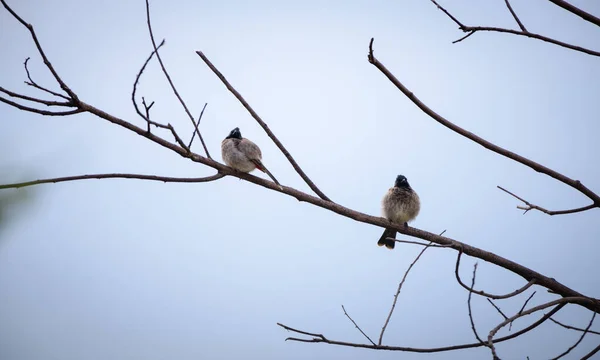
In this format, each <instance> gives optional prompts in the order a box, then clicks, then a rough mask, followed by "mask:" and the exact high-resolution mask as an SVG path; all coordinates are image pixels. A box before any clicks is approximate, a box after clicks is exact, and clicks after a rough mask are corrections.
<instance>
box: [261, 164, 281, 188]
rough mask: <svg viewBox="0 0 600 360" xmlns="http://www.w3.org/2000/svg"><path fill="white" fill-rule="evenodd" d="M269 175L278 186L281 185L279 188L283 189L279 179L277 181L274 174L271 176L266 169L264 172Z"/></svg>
mask: <svg viewBox="0 0 600 360" xmlns="http://www.w3.org/2000/svg"><path fill="white" fill-rule="evenodd" d="M263 171H264V172H265V173H266V174H267V175H269V177H270V178H271V179H272V180H273V182H274V183H275V184H277V185H279V187H281V184H280V183H279V181H277V179H275V176H273V174H271V172H270V171H269V170H267V168H264V170H263Z"/></svg>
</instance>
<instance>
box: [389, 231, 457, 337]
mask: <svg viewBox="0 0 600 360" xmlns="http://www.w3.org/2000/svg"><path fill="white" fill-rule="evenodd" d="M445 231H446V230H444V232H445ZM442 234H443V232H442ZM429 246H431V243H429V244H428V245H425V247H424V248H423V250H421V252H419V254H418V255H417V257H415V260H413V262H412V263H411V264H410V265H409V266H408V269H406V272H404V276H403V277H402V280H401V281H400V284H398V290H396V294H395V295H394V301H393V302H392V307H391V308H390V313H389V314H388V316H387V318H386V319H385V323H384V324H383V327H382V328H381V333H380V334H379V341H378V345H381V342H382V341H383V334H384V333H385V329H386V328H387V326H388V324H389V323H390V319H391V318H392V314H393V313H394V309H395V308H396V303H397V302H398V296H399V295H400V292H401V291H402V286H403V285H404V282H405V281H406V278H407V277H408V273H409V272H410V270H411V269H412V268H413V266H415V264H416V263H417V261H419V259H420V258H421V255H423V253H424V252H425V250H427V249H428V248H429Z"/></svg>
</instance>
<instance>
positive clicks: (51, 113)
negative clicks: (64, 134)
mask: <svg viewBox="0 0 600 360" xmlns="http://www.w3.org/2000/svg"><path fill="white" fill-rule="evenodd" d="M0 102H3V103H5V104H8V105H10V106H13V107H15V108H17V109H19V110H23V111H28V112H32V113H36V114H40V115H46V116H67V115H74V114H79V113H81V112H83V111H84V110H82V109H80V108H76V109H73V110H69V111H48V110H41V109H36V108H32V107H29V106H25V105H21V104H19V103H16V102H14V101H11V100H8V99H6V98H3V97H1V96H0Z"/></svg>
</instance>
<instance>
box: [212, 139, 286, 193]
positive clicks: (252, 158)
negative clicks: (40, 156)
mask: <svg viewBox="0 0 600 360" xmlns="http://www.w3.org/2000/svg"><path fill="white" fill-rule="evenodd" d="M221 156H222V157H223V161H225V164H227V165H228V166H231V167H232V168H234V169H236V170H238V171H241V172H245V173H248V172H250V171H252V170H254V169H258V170H260V171H262V172H264V173H266V174H267V175H269V177H270V178H271V179H273V181H274V182H275V183H276V184H277V185H279V186H280V187H281V185H280V184H279V182H278V181H277V179H275V177H274V176H273V174H271V172H270V171H269V170H267V168H266V167H265V165H264V164H263V163H262V153H261V151H260V148H259V147H258V145H256V144H255V143H253V142H252V141H250V140H248V139H245V138H243V137H242V133H241V132H240V129H239V128H235V129H233V130H231V132H230V133H229V135H228V136H227V137H226V138H225V139H224V140H223V141H222V142H221Z"/></svg>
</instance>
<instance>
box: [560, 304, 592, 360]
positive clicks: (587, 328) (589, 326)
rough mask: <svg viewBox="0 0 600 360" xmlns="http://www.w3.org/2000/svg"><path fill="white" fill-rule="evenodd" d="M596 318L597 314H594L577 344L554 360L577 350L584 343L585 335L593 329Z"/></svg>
mask: <svg viewBox="0 0 600 360" xmlns="http://www.w3.org/2000/svg"><path fill="white" fill-rule="evenodd" d="M595 318H596V313H592V318H591V319H590V322H589V323H588V326H587V327H586V328H585V329H584V330H583V333H582V334H581V336H580V337H579V339H577V341H576V342H575V344H573V345H571V346H570V347H569V348H568V349H567V350H565V351H564V352H563V353H561V354H560V355H558V356H557V357H555V358H552V360H558V359H560V358H561V357H563V356H565V355H567V354H568V353H570V352H571V350H573V349H575V348H576V347H577V346H578V345H579V344H580V343H581V341H583V338H584V337H585V335H587V333H588V332H589V330H590V328H591V327H592V324H593V323H594V319H595Z"/></svg>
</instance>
